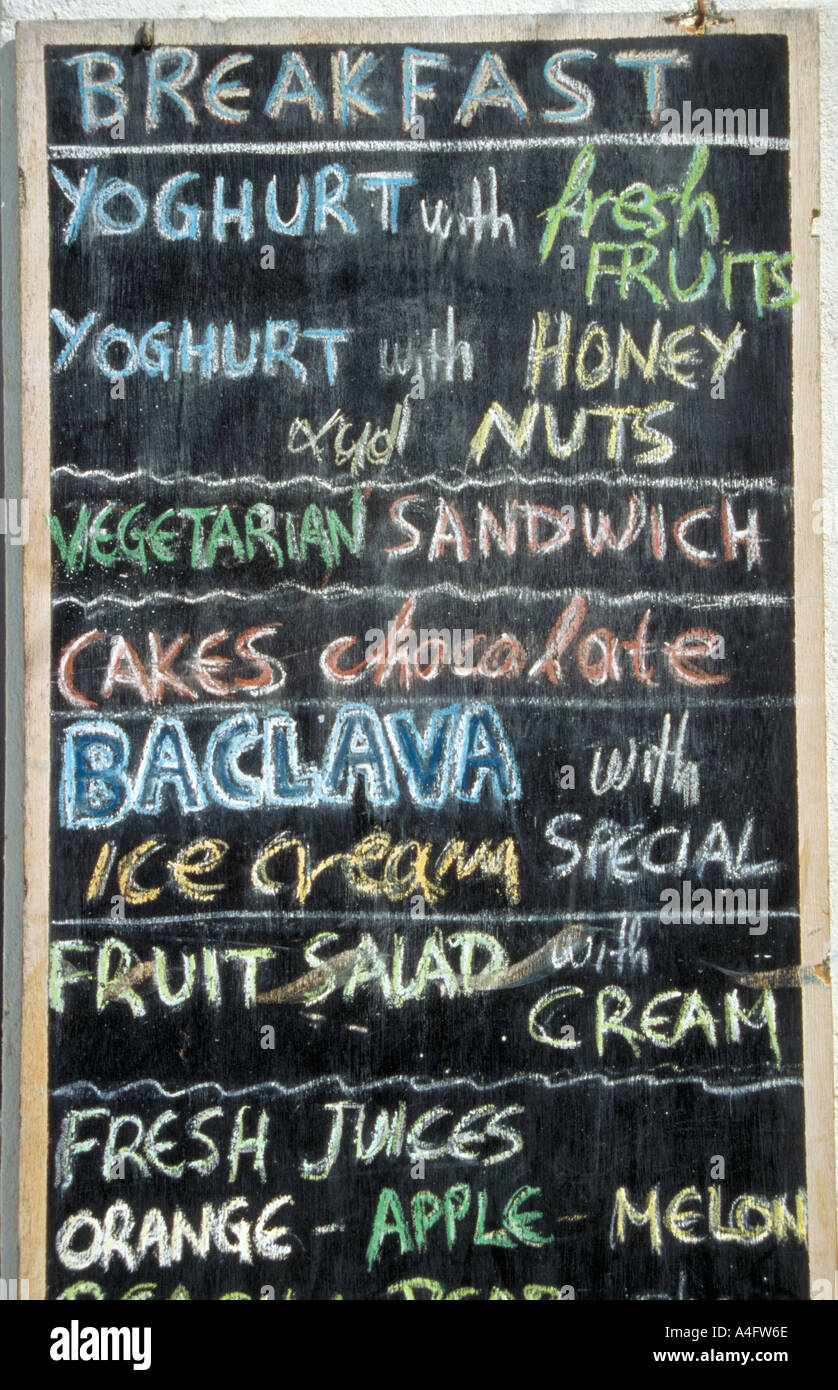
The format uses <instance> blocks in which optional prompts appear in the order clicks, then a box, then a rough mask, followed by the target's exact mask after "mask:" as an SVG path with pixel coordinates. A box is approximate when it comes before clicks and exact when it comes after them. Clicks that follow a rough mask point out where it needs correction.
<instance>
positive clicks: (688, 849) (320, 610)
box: [20, 17, 835, 1301]
mask: <svg viewBox="0 0 838 1390" xmlns="http://www.w3.org/2000/svg"><path fill="white" fill-rule="evenodd" d="M21 42H22V50H21V51H22V57H21V89H20V98H21V100H20V117H21V120H22V122H23V132H24V134H23V137H22V138H23V145H24V149H23V158H22V170H23V172H22V184H21V199H22V209H23V211H22V216H23V252H24V292H23V313H24V328H25V335H26V338H25V342H26V358H25V382H24V385H25V393H26V394H25V397H24V425H25V431H26V465H27V469H28V475H27V476H28V479H29V489H30V495H31V497H32V498H33V507H32V513H33V523H32V525H33V532H34V534H33V536H32V538H31V541H30V545H29V548H28V551H27V567H28V578H27V623H28V627H27V655H28V661H29V667H28V685H27V700H28V726H27V745H26V757H27V766H28V801H27V808H26V814H27V828H26V834H27V855H28V860H27V872H28V880H27V893H28V898H27V920H26V937H25V950H26V957H25V960H26V972H27V978H26V990H27V994H26V1012H25V1018H24V1025H25V1030H26V1032H25V1042H26V1056H27V1058H28V1061H27V1066H28V1068H29V1077H28V1084H27V1085H26V1087H25V1092H24V1115H23V1130H22V1155H23V1161H24V1176H23V1202H22V1208H21V1246H22V1250H23V1251H25V1252H26V1256H27V1259H28V1269H29V1270H30V1271H31V1273H32V1275H33V1277H35V1276H36V1277H37V1280H38V1281H39V1282H38V1283H37V1288H38V1289H39V1296H42V1297H46V1298H48V1299H69V1300H77V1299H79V1300H82V1299H86V1300H91V1299H92V1300H121V1299H139V1298H142V1299H154V1300H166V1301H168V1300H216V1299H244V1300H256V1301H258V1300H262V1301H270V1300H275V1299H279V1300H339V1299H343V1300H358V1299H366V1300H384V1301H404V1300H410V1301H415V1300H437V1301H441V1300H446V1299H477V1300H492V1299H499V1300H523V1301H559V1300H562V1301H565V1300H571V1299H576V1300H583V1299H584V1300H608V1299H615V1300H624V1299H661V1298H664V1299H675V1298H682V1299H683V1298H696V1299H726V1298H745V1299H805V1298H808V1297H809V1296H810V1291H811V1289H812V1288H813V1287H814V1284H815V1282H816V1281H817V1280H818V1279H828V1280H831V1279H832V1277H833V1270H834V1268H835V1266H834V1263H833V1253H834V1224H833V1218H832V1214H831V1213H832V1195H831V1188H832V1159H831V1143H830V1123H831V1121H830V1112H829V1105H828V1101H827V1096H828V1090H829V1084H830V1072H829V1050H828V1049H829V1042H828V1038H829V997H830V996H829V983H828V973H827V969H826V966H825V964H824V960H825V957H826V954H827V946H826V941H827V933H828V923H827V917H826V902H827V882H826V858H825V849H824V820H825V792H824V783H823V761H824V759H823V699H822V687H823V676H822V634H821V622H822V609H821V602H822V600H821V580H820V568H819V566H820V557H819V545H820V540H819V536H818V534H817V532H818V526H817V524H816V523H817V515H816V511H817V509H816V507H815V506H814V503H815V499H816V495H817V493H818V491H819V470H820V463H819V451H818V450H819V445H818V431H817V412H818V396H817V372H816V363H817V333H816V323H817V315H818V303H817V278H816V266H815V256H814V250H813V246H814V243H813V239H812V227H811V224H810V219H811V217H812V214H813V211H814V210H815V209H816V207H817V202H816V197H817V195H816V191H815V190H816V187H817V185H816V168H815V165H814V159H815V153H814V151H815V141H814V138H813V133H812V124H811V111H812V108H813V106H815V93H814V90H813V88H812V86H811V83H812V81H813V76H812V73H813V71H814V70H815V57H814V56H813V55H815V53H816V47H815V39H814V37H813V31H812V26H811V24H810V22H809V21H808V20H807V19H806V17H802V18H799V19H798V20H796V21H794V22H792V21H790V20H788V18H786V19H782V18H781V19H779V20H778V19H776V18H775V17H772V18H771V21H770V22H769V23H767V24H760V23H759V22H758V21H757V19H755V18H753V17H752V18H751V20H750V21H749V22H748V23H747V24H743V23H740V22H737V24H736V25H735V26H733V27H732V28H728V29H725V30H724V31H722V32H718V31H717V32H715V33H713V34H708V35H706V36H701V37H693V36H690V35H688V34H685V33H683V32H682V31H680V30H678V29H677V28H676V29H673V28H672V27H671V26H669V27H667V26H665V25H664V24H663V23H660V22H658V21H655V22H654V24H650V23H649V22H645V21H644V22H643V23H639V22H638V21H637V20H627V21H620V22H619V26H618V27H617V24H616V21H614V22H611V23H604V22H600V23H598V24H589V25H588V26H587V28H586V27H584V26H583V25H582V22H581V21H580V20H575V21H573V22H572V23H571V22H561V23H560V22H559V21H558V20H551V21H550V24H549V25H546V24H545V25H541V26H536V25H535V24H534V23H531V24H523V23H522V24H521V25H520V26H519V27H518V28H517V29H516V28H515V27H514V26H510V25H508V24H503V23H496V22H492V23H490V22H488V21H487V22H485V23H481V24H480V25H476V26H468V27H464V26H459V25H454V24H448V25H438V26H437V27H436V28H433V27H432V26H427V27H423V26H422V25H421V24H415V25H404V26H401V27H400V26H388V27H386V28H382V27H381V26H376V25H373V24H372V23H368V24H362V25H355V26H352V25H347V24H345V23H344V24H338V23H337V22H334V23H330V24H326V25H321V26H319V27H312V26H306V27H305V29H302V28H300V27H296V28H295V27H294V25H285V26H280V25H277V26H273V27H269V28H267V29H266V27H265V26H264V25H259V26H256V25H251V26H247V25H238V26H236V28H235V30H234V29H232V28H231V29H228V28H225V27H224V26H220V27H218V28H212V27H211V26H206V27H203V26H195V25H189V26H168V27H166V28H165V29H164V28H163V27H162V26H156V27H148V28H146V29H143V30H141V31H140V32H139V33H138V32H137V31H136V27H135V26H129V25H119V24H111V25H105V26H103V27H101V28H98V29H97V30H96V31H95V32H90V31H89V30H88V29H86V28H85V29H83V30H73V29H67V28H64V27H62V26H48V27H46V28H44V27H37V28H33V29H27V30H26V31H24V33H23V36H22V40H21ZM804 64H806V65H808V68H809V71H807V73H806V75H805V78H804V76H803V72H804ZM807 121H808V124H807Z"/></svg>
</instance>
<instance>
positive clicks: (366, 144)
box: [47, 131, 791, 159]
mask: <svg viewBox="0 0 838 1390" xmlns="http://www.w3.org/2000/svg"><path fill="white" fill-rule="evenodd" d="M583 145H617V146H619V145H625V146H638V147H640V148H649V147H652V148H654V147H659V148H667V147H672V146H675V147H678V146H686V147H688V148H689V147H692V146H694V145H713V146H717V147H719V146H721V147H727V148H730V149H737V150H748V149H751V148H754V149H760V150H763V149H764V150H781V151H786V150H790V149H791V141H790V140H787V139H783V138H781V137H779V136H773V135H772V136H765V137H764V138H759V137H758V136H748V135H716V134H713V135H706V136H704V135H702V136H701V137H698V136H696V135H664V134H660V133H659V134H652V133H651V132H639V131H638V132H635V131H629V132H618V131H600V132H598V133H593V132H590V133H587V134H585V135H528V136H521V137H519V138H517V139H516V138H515V136H506V137H504V138H498V139H491V138H490V137H484V136H477V137H475V138H474V139H473V140H410V139H407V140H271V141H262V140H253V141H248V140H223V141H222V140H219V141H217V142H212V141H210V142H209V143H206V144H199V143H198V142H197V141H196V142H195V143H189V142H183V143H180V142H178V143H176V144H167V145H124V144H122V143H121V142H119V141H114V142H113V143H112V144H109V145H48V146H47V149H48V152H49V155H50V158H51V159H114V158H119V156H120V155H125V156H126V157H129V156H134V157H136V156H139V155H142V156H145V155H155V154H159V155H216V154H219V155H229V154H235V155H247V154H253V155H269V156H270V155H308V154H332V155H337V154H340V155H347V154H353V153H354V152H355V151H357V152H358V154H409V155H410V156H411V158H413V157H414V156H415V155H417V154H469V153H470V152H471V151H476V152H477V153H478V154H507V153H513V152H514V151H515V150H560V149H580V148H581V147H582V146H583Z"/></svg>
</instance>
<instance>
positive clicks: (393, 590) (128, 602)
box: [52, 579, 794, 612]
mask: <svg viewBox="0 0 838 1390" xmlns="http://www.w3.org/2000/svg"><path fill="white" fill-rule="evenodd" d="M290 591H295V592H297V593H299V594H301V595H303V594H304V595H306V596H307V597H309V598H325V599H349V598H364V599H369V598H392V599H401V600H404V599H409V598H423V597H427V596H428V595H429V594H444V595H445V596H446V597H447V598H456V599H461V600H462V601H464V602H466V603H486V602H488V601H490V600H492V599H512V600H514V601H516V602H519V603H544V602H548V601H559V600H561V601H565V600H568V599H571V598H573V597H575V596H576V595H577V594H579V595H581V596H582V597H583V598H585V599H587V600H588V601H589V602H591V603H602V604H611V605H612V606H613V607H616V608H620V607H627V606H630V605H632V604H638V603H656V604H671V605H673V606H675V607H682V608H683V607H687V606H689V607H691V608H719V607H722V608H788V607H790V606H791V605H792V604H793V603H794V596H793V595H791V594H775V593H767V592H761V591H757V592H752V593H749V592H745V591H743V590H741V589H740V590H736V591H735V592H734V593H723V594H706V593H679V594H673V593H670V592H669V591H668V590H666V589H640V590H638V591H637V592H636V593H632V594H611V593H608V592H607V591H606V590H604V589H583V588H580V587H579V586H578V585H566V586H564V587H563V588H560V589H532V588H526V587H524V588H516V586H515V585H514V584H501V585H499V586H498V587H497V588H495V589H464V588H463V587H462V585H460V584H452V583H451V582H450V581H448V580H443V581H440V583H438V584H425V585H420V586H418V587H417V586H416V585H409V586H408V587H406V588H399V587H397V586H396V585H391V584H370V585H366V586H363V585H354V584H330V585H328V586H327V587H326V588H313V587H312V586H311V585H309V584H301V583H300V582H299V581H298V580H296V579H286V580H283V581H282V582H281V583H279V584H273V585H271V587H270V588H268V589H259V590H251V591H249V592H248V591H244V592H240V591H238V590H235V589H211V590H209V591H208V592H207V593H204V594H178V593H167V592H166V591H165V590H160V589H158V590H155V592H154V593H151V594H143V595H142V597H141V598H124V597H122V595H120V594H103V595H99V596H98V597H97V598H92V599H81V598H78V597H77V596H76V595H75V594H65V595H63V596H62V597H61V598H56V599H53V601H52V606H53V608H60V607H61V606H62V605H64V604H75V605H76V607H78V608H81V609H83V610H84V612H88V611H90V612H93V611H95V609H97V608H101V607H105V608H107V607H109V606H113V607H116V608H146V607H147V606H148V605H149V604H155V603H189V604H196V603H210V602H212V601H213V600H215V599H220V598H226V599H230V600H231V601H232V602H233V603H253V602H254V601H256V600H259V601H264V600H265V599H268V598H271V597H272V596H273V595H275V594H280V593H288V592H290Z"/></svg>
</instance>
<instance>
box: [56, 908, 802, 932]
mask: <svg viewBox="0 0 838 1390" xmlns="http://www.w3.org/2000/svg"><path fill="white" fill-rule="evenodd" d="M660 915H661V906H660V903H658V905H657V907H649V908H633V907H632V908H628V907H623V908H613V909H611V908H609V909H604V908H603V909H599V910H594V909H591V910H589V911H578V912H571V911H569V910H567V909H562V910H558V909H557V910H556V911H553V910H548V911H544V912H535V911H533V912H511V911H506V909H504V908H475V909H474V910H473V911H471V912H444V911H442V910H437V909H436V908H434V909H433V911H432V912H431V913H429V914H428V917H427V918H425V919H424V921H425V924H426V925H427V922H428V920H430V919H432V920H433V921H435V922H473V921H474V919H475V918H479V919H480V920H481V921H492V922H546V923H548V924H549V923H551V922H577V921H579V922H598V921H612V920H614V921H621V920H622V919H623V918H624V917H640V918H643V919H644V920H646V921H660ZM761 915H762V916H765V917H773V918H791V919H797V918H799V916H800V913H799V912H798V910H797V909H796V908H779V907H778V908H771V909H769V910H768V911H767V912H765V913H762V914H761ZM265 918H268V919H269V921H268V922H267V923H266V925H275V926H277V927H280V926H281V925H282V920H284V919H285V918H288V919H290V920H291V921H292V922H293V924H294V926H295V927H296V926H297V925H298V924H299V923H300V922H306V921H310V920H317V921H323V922H345V923H346V926H347V930H352V929H353V928H354V927H355V926H356V924H357V923H358V922H382V923H385V924H387V925H390V926H403V925H404V921H405V917H404V914H403V913H397V912H395V911H393V912H381V911H373V912H371V911H369V910H367V909H366V908H358V909H357V910H355V911H353V910H350V909H344V910H343V911H337V910H336V909H328V908H318V909H312V910H309V909H308V908H289V909H286V908H283V907H279V906H275V907H272V908H271V907H266V908H261V909H258V910H256V909H248V910H246V911H245V910H243V909H240V908H233V909H230V910H229V911H226V912H225V911H215V912H188V913H187V912H181V913H175V914H174V915H172V916H168V917H134V916H131V917H124V918H120V919H119V930H120V931H121V932H125V931H126V930H128V929H129V928H131V927H143V928H147V927H165V926H169V927H170V926H183V925H184V924H185V923H191V924H192V925H194V926H195V927H196V928H198V929H200V928H201V927H202V926H203V925H204V924H206V923H208V922H219V923H225V922H226V923H229V924H230V925H231V926H235V924H236V923H238V922H240V921H253V920H256V921H264V919H265ZM52 925H53V926H54V927H96V926H100V927H102V928H103V929H105V928H106V929H107V930H108V931H112V930H113V919H112V918H111V917H96V916H93V915H88V916H87V917H60V918H54V919H53V922H52Z"/></svg>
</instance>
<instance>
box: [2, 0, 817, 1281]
mask: <svg viewBox="0 0 838 1390" xmlns="http://www.w3.org/2000/svg"><path fill="white" fill-rule="evenodd" d="M143 23H144V20H143V19H142V18H139V17H138V18H137V19H128V20H121V21H116V20H107V21H102V22H97V21H93V22H89V21H78V22H76V21H74V22H70V23H67V22H53V21H49V22H40V21H38V22H25V23H20V24H18V25H17V27H16V63H17V101H18V121H19V126H18V159H19V186H20V197H21V206H20V229H21V238H20V287H21V295H20V304H21V352H22V361H21V438H22V450H23V495H24V497H26V498H27V499H28V501H29V507H30V515H31V517H32V522H33V525H32V529H31V533H30V538H29V541H28V543H27V546H26V548H25V551H24V578H23V594H24V681H25V690H24V730H25V732H24V758H25V777H24V909H23V978H22V1005H21V1009H22V1015H21V1076H20V1157H19V1183H18V1185H19V1200H18V1251H19V1266H18V1272H19V1277H21V1278H28V1279H29V1286H30V1295H31V1296H32V1297H34V1298H36V1299H43V1298H45V1296H46V1256H47V1244H46V1233H47V1188H48V1173H49V1147H48V1146H49V1134H48V1082H49V1072H48V998H47V981H48V949H49V862H50V857H49V833H50V824H49V808H50V763H49V740H48V738H46V737H44V728H45V727H46V728H48V726H49V691H50V676H51V642H50V632H51V623H50V617H51V606H50V595H51V587H50V548H49V534H48V531H47V528H46V526H45V525H44V524H43V518H44V517H45V516H46V515H47V514H48V512H49V506H50V483H49V466H50V411H49V408H48V403H47V404H46V405H45V401H44V393H45V392H48V390H49V381H50V364H49V333H48V321H49V320H48V315H49V223H48V204H47V176H46V97H45V74H44V63H43V55H44V48H45V47H46V46H48V45H49V44H67V43H70V44H72V43H79V44H90V43H97V44H102V43H111V44H125V43H132V42H134V40H135V38H136V35H137V32H138V30H139V29H140V28H141V27H142V25H143ZM725 32H729V33H741V34H751V35H754V34H760V33H766V34H774V33H776V34H782V35H785V36H786V37H787V38H788V40H789V87H790V105H791V112H790V114H791V121H792V130H793V131H794V138H793V141H792V153H791V164H790V183H791V200H792V238H791V244H792V249H793V250H794V252H795V258H796V260H795V278H796V282H797V285H798V288H799V289H801V291H802V293H801V298H800V300H799V301H798V303H797V304H796V305H795V307H794V310H793V315H792V323H793V416H792V425H793V449H794V461H795V464H794V487H795V491H794V502H795V510H794V575H795V624H796V627H795V681H796V691H797V707H796V708H797V794H798V828H799V847H798V860H799V865H800V914H801V916H800V947H801V962H802V965H803V966H804V967H808V968H809V973H810V975H811V972H812V968H813V967H815V966H820V965H821V964H822V962H823V961H824V959H825V958H827V959H828V955H829V945H830V924H829V855H828V839H827V821H826V810H827V807H828V801H827V784H826V706H825V661H824V649H823V648H824V593H823V555H822V545H821V544H820V541H819V539H818V538H817V537H816V535H815V533H814V528H813V525H812V520H813V516H814V503H815V500H816V498H817V497H819V496H820V494H821V490H822V484H821V476H822V475H821V428H820V394H819V388H820V356H819V350H820V334H819V316H820V299H819V267H818V255H817V241H816V239H815V238H814V236H813V235H812V230H811V215H812V212H813V211H814V210H815V209H816V208H817V207H818V206H819V203H818V197H819V154H818V139H817V137H818V124H817V120H816V119H814V120H813V118H812V113H811V104H810V103H809V104H807V102H806V101H805V98H804V92H805V78H806V77H807V75H808V73H810V72H811V71H812V69H813V68H814V70H815V71H817V65H818V56H819V53H818V50H819V44H818V23H817V14H816V11H813V10H804V11H799V10H796V11H792V10H778V11H775V12H772V11H750V12H746V13H743V14H738V15H736V16H735V27H734V28H731V29H730V30H728V31H725ZM418 33H421V37H422V39H423V40H424V41H425V42H444V41H448V42H455V41H459V42H474V41H479V40H480V39H481V38H489V37H494V38H498V39H499V38H502V37H503V38H509V39H510V40H518V41H525V40H527V39H536V38H550V37H553V36H555V37H557V38H558V37H561V38H563V39H573V38H576V37H580V38H581V37H586V36H587V37H590V38H607V37H614V36H625V37H627V38H635V37H637V38H641V37H646V38H650V37H661V36H662V35H667V36H668V37H669V38H670V39H672V40H675V39H677V38H679V37H680V36H679V33H678V31H677V30H676V29H674V28H673V27H672V26H670V25H664V24H663V22H662V17H661V16H660V15H637V14H614V15H610V14H609V15H599V16H586V15H585V14H581V13H576V14H572V13H571V14H558V15H555V16H553V15H548V16H543V15H539V16H532V17H529V18H527V17H523V16H522V17H514V18H508V17H505V16H485V17H480V18H475V19H472V20H469V21H465V22H464V21H461V20H458V19H456V18H455V17H452V18H450V19H421V18H417V19H395V20H389V19H388V20H379V19H376V18H374V17H369V18H357V19H351V20H347V19H320V20H310V19H306V18H304V17H289V18H284V19H276V20H250V21H248V20H241V19H232V20H229V21H226V22H225V23H213V22H208V21H205V20H198V19H196V20H166V21H156V22H155V23H154V41H155V42H156V43H184V42H189V43H193V44H194V43H199V44H208V43H213V42H219V43H220V42H235V43H237V44H243V43H251V44H253V43H261V44H265V43H276V42H280V43H281V42H284V41H290V40H291V39H293V40H294V41H295V42H297V43H323V42H351V41H353V40H358V41H361V40H363V41H365V42H373V41H375V42H379V43H384V42H402V41H406V40H407V39H409V38H411V37H414V36H416V35H417V34H418ZM684 39H685V42H691V43H693V42H694V43H699V42H701V40H700V39H694V38H687V36H684ZM22 113H25V124H24V122H23V119H22ZM813 306H814V309H815V312H814V313H812V312H811V310H812V307H813ZM804 715H805V719H804V717H803V716H804ZM802 996H803V1049H804V1087H805V1090H804V1094H805V1138H806V1170H807V1189H808V1192H809V1232H810V1234H809V1271H810V1292H812V1291H813V1290H814V1285H815V1283H816V1282H817V1281H820V1280H828V1281H829V1282H830V1284H831V1285H832V1284H833V1280H834V1279H836V1278H838V1275H836V1273H835V1271H836V1270H838V1233H837V1232H836V1210H835V1145H834V1130H833V1049H832V1045H831V1039H832V1010H831V990H830V987H829V984H828V982H823V983H822V982H820V981H818V982H817V983H812V984H805V985H803V986H802ZM825 1039H828V1040H829V1041H830V1046H829V1047H828V1048H824V1046H823V1043H824V1040H825ZM833 1297H838V1289H835V1288H834V1286H833Z"/></svg>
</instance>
